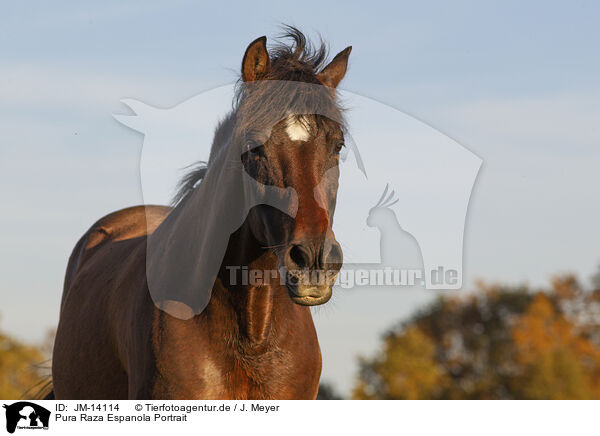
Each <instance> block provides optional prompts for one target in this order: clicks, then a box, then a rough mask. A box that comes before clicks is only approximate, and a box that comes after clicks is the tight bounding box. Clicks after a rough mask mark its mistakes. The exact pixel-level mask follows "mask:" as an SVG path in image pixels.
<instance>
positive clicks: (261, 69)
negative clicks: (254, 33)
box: [242, 36, 271, 82]
mask: <svg viewBox="0 0 600 436" xmlns="http://www.w3.org/2000/svg"><path fill="white" fill-rule="evenodd" d="M270 70H271V61H270V59H269V52H268V51H267V37H266V36H261V37H260V38H258V39H255V40H254V41H252V42H251V43H250V45H249V46H248V48H247V49H246V53H245V54H244V60H243V61H242V80H243V81H244V82H252V81H254V80H257V79H260V78H261V77H263V76H265V75H266V74H268V73H269V71H270Z"/></svg>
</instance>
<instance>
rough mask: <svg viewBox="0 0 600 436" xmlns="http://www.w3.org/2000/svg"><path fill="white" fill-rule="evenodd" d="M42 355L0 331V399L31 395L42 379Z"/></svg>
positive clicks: (34, 348) (36, 349) (35, 349)
mask: <svg viewBox="0 0 600 436" xmlns="http://www.w3.org/2000/svg"><path fill="white" fill-rule="evenodd" d="M44 360H45V359H44V355H43V354H42V352H40V350H39V349H38V348H36V347H33V346H28V345H24V344H22V343H20V342H19V341H17V340H15V339H13V338H11V337H9V336H8V335H6V334H4V333H1V332H0V399H21V398H23V397H25V396H32V395H34V394H35V392H36V391H37V387H38V386H39V385H40V384H41V383H42V381H43V372H44V369H43V368H41V367H40V364H41V363H42V362H43V361H44Z"/></svg>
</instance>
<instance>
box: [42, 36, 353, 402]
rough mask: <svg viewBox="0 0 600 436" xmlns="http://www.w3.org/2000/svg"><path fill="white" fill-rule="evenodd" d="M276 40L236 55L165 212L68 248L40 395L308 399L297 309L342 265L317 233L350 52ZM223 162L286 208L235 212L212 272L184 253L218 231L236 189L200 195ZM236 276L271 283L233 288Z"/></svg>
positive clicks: (310, 382)
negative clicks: (228, 101) (287, 200)
mask: <svg viewBox="0 0 600 436" xmlns="http://www.w3.org/2000/svg"><path fill="white" fill-rule="evenodd" d="M284 37H285V38H286V40H289V39H291V43H288V44H286V43H285V42H284V41H283V40H282V41H281V42H279V43H278V44H277V45H275V47H273V48H271V49H270V50H269V49H267V38H266V37H265V36H263V37H260V38H258V39H256V40H255V41H253V42H252V43H250V44H249V46H248V47H247V49H246V51H245V54H244V56H243V60H242V68H241V78H240V80H239V81H238V86H237V88H236V95H235V98H234V103H233V108H232V111H231V112H230V113H229V114H228V115H227V116H226V117H225V118H224V119H223V120H222V121H221V122H220V123H219V125H218V126H217V128H216V131H215V136H214V140H213V145H212V149H211V153H210V159H209V160H208V163H207V164H205V165H201V166H199V167H195V168H193V169H192V170H191V172H189V173H188V174H187V175H186V176H185V177H184V178H183V179H182V181H181V184H180V190H179V192H178V194H177V196H176V199H175V200H174V203H173V204H172V205H170V206H158V205H156V206H155V205H143V206H134V207H130V208H127V209H123V210H120V211H117V212H114V213H111V214H109V215H107V216H105V217H103V218H101V219H100V220H98V221H97V222H96V223H95V224H93V225H92V226H91V227H90V229H89V230H88V231H87V232H86V233H85V234H84V235H83V236H82V237H81V239H80V240H79V241H78V242H77V244H76V246H75V248H74V249H73V251H72V253H71V256H70V258H69V261H68V265H67V270H66V275H65V280H64V289H63V295H62V301H61V307H60V318H59V323H58V327H57V332H56V338H55V344H54V350H53V357H52V389H53V390H52V393H51V394H50V395H49V396H48V397H47V398H55V399H238V400H242V399H315V398H316V396H317V393H318V386H319V379H320V373H321V364H322V360H321V350H320V347H319V343H318V339H317V334H316V330H315V327H314V323H313V320H312V316H311V312H310V307H311V306H316V305H321V304H324V303H326V302H327V301H328V300H329V299H330V297H331V295H332V286H333V284H334V281H335V278H336V275H337V273H338V272H339V270H340V268H341V264H342V259H343V258H342V250H341V247H340V244H339V243H338V242H337V240H336V239H335V235H334V234H333V230H332V223H333V221H332V220H333V213H334V210H335V202H336V195H337V189H338V182H339V169H338V166H339V155H340V151H341V150H342V148H343V147H344V133H345V131H346V127H345V125H344V122H343V108H342V107H341V104H340V103H339V101H338V97H337V94H336V87H337V86H338V84H339V83H340V81H341V80H342V79H343V77H344V75H345V74H346V70H347V66H348V58H349V55H350V51H351V47H348V48H346V49H344V50H342V51H341V52H340V53H338V54H337V55H336V56H335V57H334V58H333V59H332V60H331V61H330V62H327V48H326V46H325V44H324V43H323V41H321V42H320V43H319V44H313V43H311V42H310V41H309V40H307V39H306V37H305V36H304V35H303V34H302V33H301V32H300V31H299V30H297V29H296V28H293V27H287V28H286V33H285V34H284ZM288 84H291V86H287V85H288ZM294 85H308V86H309V87H308V88H306V87H304V88H299V89H296V90H295V89H294ZM307 89H308V90H307ZM311 90H312V91H311ZM315 102H316V103H315ZM316 106H318V108H317V109H316V110H315V109H314V108H315V107H316ZM226 150H234V151H233V152H232V153H230V154H227V153H226ZM236 153H237V154H236ZM223 156H228V157H227V158H224V157H223ZM231 156H233V157H234V158H236V159H238V160H239V162H241V166H240V167H241V168H242V170H243V171H244V175H245V176H249V177H248V178H249V179H251V180H252V181H255V182H256V183H257V185H258V186H263V187H273V188H274V189H279V190H281V191H282V192H284V191H285V192H288V193H289V192H293V193H294V196H293V198H294V202H295V203H294V207H292V208H290V210H280V209H278V208H276V207H273V206H272V205H270V204H259V203H260V202H254V203H250V207H249V210H247V211H245V215H244V216H243V221H242V222H241V225H239V227H238V228H237V229H235V230H234V231H233V232H231V234H229V235H228V238H227V239H226V240H225V244H224V253H223V255H222V260H221V259H219V257H220V255H219V254H218V253H217V254H215V253H214V252H212V251H211V250H212V247H214V244H212V243H208V244H200V243H199V242H198V241H205V240H206V235H210V234H212V233H211V230H212V229H211V223H218V222H222V221H226V220H227V219H228V217H227V216H226V211H227V209H226V208H222V207H221V208H220V205H221V204H229V203H233V202H231V201H228V199H229V197H228V195H233V194H234V193H239V192H244V187H243V186H237V185H232V187H231V189H230V190H229V191H227V190H226V191H225V193H224V194H222V196H219V194H217V193H215V192H212V191H214V190H215V189H217V188H218V182H219V180H220V178H222V174H223V173H224V172H225V170H226V168H228V165H229V164H230V163H231V160H230V158H231ZM228 159H229V160H228ZM210 180H212V182H211V181H210ZM236 180H237V179H236ZM213 188H214V189H213ZM292 209H293V210H292ZM234 221H235V220H233V221H232V222H234ZM203 238H204V239H203ZM213 239H214V238H213ZM209 242H210V241H209ZM152 247H154V248H153V249H152ZM209 258H217V260H218V262H219V264H218V268H217V271H215V273H214V277H213V276H210V275H209V276H208V279H209V281H210V289H209V292H208V293H206V292H204V290H202V289H200V288H199V287H198V286H197V284H198V283H201V282H202V283H204V282H206V280H207V276H206V275H205V273H206V271H204V270H203V269H202V268H201V267H200V266H201V265H203V264H204V262H207V259H209ZM232 266H234V267H235V268H232ZM232 271H233V272H232ZM245 271H272V272H274V277H275V280H271V281H265V280H263V281H262V282H258V283H255V282H253V283H247V281H246V282H244V280H243V277H242V275H243V274H242V273H243V272H245ZM308 277H318V279H319V280H318V281H311V280H307V278H308ZM157 289H158V291H156V290H157ZM153 292H154V293H153ZM157 292H158V293H157ZM156 293H157V294H156ZM156 295H160V296H161V297H156ZM198 301H201V303H197V302H198Z"/></svg>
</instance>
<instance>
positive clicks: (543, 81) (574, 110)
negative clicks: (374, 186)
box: [0, 1, 600, 391]
mask: <svg viewBox="0 0 600 436" xmlns="http://www.w3.org/2000/svg"><path fill="white" fill-rule="evenodd" d="M599 17H600V6H599V5H598V4H597V3H595V2H591V1H589V2H582V1H577V2H527V3H526V4H524V2H502V3H500V2H495V3H494V2H418V3H417V2H389V3H388V2H369V3H368V4H365V3H364V2H345V3H344V4H343V5H342V4H340V3H337V2H336V3H333V2H332V3H330V4H326V3H323V2H310V1H305V2H302V3H296V4H292V5H289V4H285V3H282V2H263V3H258V2H252V3H250V2H245V3H241V4H235V5H234V4H225V3H221V2H213V3H211V4H200V3H197V2H177V1H170V2H147V1H145V2H127V1H119V2H102V3H97V2H60V3H56V2H53V3H47V2H29V3H27V4H23V3H14V2H13V3H9V4H5V5H4V6H3V13H2V15H1V16H0V54H1V55H0V186H2V194H3V196H4V202H3V204H4V207H3V213H2V214H0V215H1V216H0V227H1V228H2V229H3V231H2V233H1V241H2V243H1V245H0V265H1V267H0V268H1V271H2V274H1V277H2V279H1V282H0V292H1V294H0V328H2V329H7V330H8V331H9V332H11V333H13V334H15V335H17V336H19V337H21V338H23V339H25V340H37V339H39V338H41V337H42V336H43V334H44V332H45V331H46V329H48V328H50V327H53V326H54V325H55V323H56V320H57V316H58V305H59V302H60V293H61V287H62V276H63V274H64V269H65V265H66V260H67V257H68V255H69V252H70V250H71V249H72V247H73V245H74V244H75V242H76V241H77V239H78V238H79V237H80V235H81V234H82V233H83V232H84V231H85V230H86V229H87V227H89V225H90V224H91V223H92V222H94V221H95V220H96V219H97V218H99V217H100V216H102V215H104V214H105V213H107V212H110V211H112V210H116V209H118V208H121V207H125V206H129V205H132V204H137V203H139V202H140V201H141V188H140V182H139V165H138V160H139V155H140V150H141V146H142V137H141V136H140V135H139V134H137V133H135V132H133V131H131V130H129V129H127V128H125V127H124V126H122V125H120V124H118V123H117V122H116V121H115V120H114V119H113V118H112V116H111V114H113V113H119V112H124V111H125V109H124V107H123V106H122V105H121V103H119V100H121V99H123V98H125V97H134V98H140V99H142V100H144V101H145V102H147V103H150V104H153V105H155V106H159V107H170V106H172V105H175V104H177V103H179V102H181V101H182V100H185V99H187V98H189V97H190V96H193V95H196V94H198V93H199V92H201V91H204V90H208V89H212V88H215V87H216V86H219V85H223V84H226V83H230V82H231V81H233V80H235V79H236V75H237V72H238V68H239V65H240V62H241V57H242V55H243V52H244V49H245V47H246V46H247V44H248V43H249V42H250V41H252V40H253V39H255V38H256V37H258V36H261V35H267V36H268V37H273V36H275V35H276V34H277V33H278V28H277V26H278V24H279V23H281V22H285V23H289V24H294V25H297V26H298V27H300V28H301V29H303V30H304V31H305V32H307V33H309V34H312V35H315V34H316V32H319V33H320V34H321V35H322V36H323V37H324V39H325V40H327V41H328V42H329V43H330V45H331V51H332V52H333V53H336V52H337V51H339V50H341V49H343V48H344V47H346V46H347V45H352V46H353V52H352V55H351V64H350V70H349V73H348V75H347V77H346V79H345V80H344V82H343V83H342V85H341V86H342V87H343V88H344V89H347V90H349V91H352V92H355V93H357V94H360V95H364V96H368V97H370V98H372V99H374V100H378V101H381V102H383V103H386V104H388V105H390V106H392V107H395V108H398V109H400V110H402V111H404V112H406V113H408V114H410V115H412V116H414V117H416V118H418V119H420V120H423V121H424V122H426V123H427V124H429V125H431V126H432V127H434V128H436V129H437V130H439V131H440V132H443V133H445V134H447V135H448V136H450V137H452V138H454V139H456V140H457V141H458V142H459V143H461V144H463V145H464V146H466V147H468V148H469V149H470V150H472V151H473V152H475V153H476V154H477V155H479V156H480V157H482V158H483V160H484V166H483V168H482V170H481V172H480V175H479V179H478V183H477V185H476V188H475V191H474V193H473V197H472V201H471V208H470V211H469V216H468V221H467V227H466V233H465V273H466V274H467V275H468V276H469V277H471V279H472V280H474V279H475V278H477V277H481V278H484V279H487V280H491V281H496V280H497V281H503V282H508V283H521V282H527V283H530V284H532V285H534V286H537V285H542V284H544V283H546V282H547V281H548V279H549V278H550V276H551V275H552V274H554V273H559V272H563V271H573V272H576V273H578V274H580V276H581V277H582V279H584V280H587V278H588V277H589V275H590V274H591V273H592V272H593V271H594V269H595V267H596V264H597V263H598V262H599V261H600V253H599V250H598V248H597V245H598V243H597V241H598V234H599V231H598V225H597V223H598V222H600V208H599V207H598V203H597V198H599V197H600V195H599V194H600V192H599V191H600V183H598V182H599V178H600V176H599V175H598V171H597V168H598V167H600V147H599V146H600V128H599V127H598V126H599V125H600V124H599V123H598V119H599V118H600V103H599V102H600V98H599V97H600V81H599V80H598V77H600V58H599V57H598V56H597V51H598V47H599V46H600V30H598V26H597V22H598V18H599ZM390 153H393V150H391V151H390ZM429 298H431V295H423V293H421V294H417V293H410V294H409V293H404V294H402V295H398V294H391V293H390V291H373V293H372V295H370V296H369V298H368V299H366V300H367V301H365V298H364V296H361V295H357V293H356V292H348V293H346V294H343V295H337V296H336V298H335V299H334V301H333V302H332V303H331V304H328V305H327V306H326V307H324V308H322V309H320V310H318V311H317V312H316V313H315V319H316V323H317V327H318V329H319V336H320V339H321V343H322V348H323V355H324V378H325V379H329V380H333V381H334V382H335V383H336V385H337V386H338V387H339V388H340V389H342V390H344V391H348V389H349V387H350V386H351V383H352V374H353V372H354V371H355V368H356V366H355V356H356V354H357V353H368V352H371V351H372V350H374V349H375V348H376V347H377V341H378V336H379V334H380V333H381V332H382V331H383V330H385V328H386V327H387V326H389V325H390V323H391V322H393V321H394V320H397V319H400V318H402V317H404V316H406V315H407V314H409V313H411V312H412V311H413V310H414V309H415V307H417V306H418V304H420V303H423V302H424V301H426V300H428V299H429ZM350 325H354V326H355V328H357V330H356V331H353V330H352V329H351V328H350Z"/></svg>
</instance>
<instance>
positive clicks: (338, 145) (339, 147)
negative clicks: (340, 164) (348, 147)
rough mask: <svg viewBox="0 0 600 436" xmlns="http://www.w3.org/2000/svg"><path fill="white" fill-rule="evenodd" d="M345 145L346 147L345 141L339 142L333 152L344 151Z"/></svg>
mask: <svg viewBox="0 0 600 436" xmlns="http://www.w3.org/2000/svg"><path fill="white" fill-rule="evenodd" d="M344 147H345V144H344V143H343V142H340V143H339V144H337V145H336V146H335V149H334V150H333V152H334V153H335V154H340V153H341V152H342V148H344Z"/></svg>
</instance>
